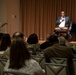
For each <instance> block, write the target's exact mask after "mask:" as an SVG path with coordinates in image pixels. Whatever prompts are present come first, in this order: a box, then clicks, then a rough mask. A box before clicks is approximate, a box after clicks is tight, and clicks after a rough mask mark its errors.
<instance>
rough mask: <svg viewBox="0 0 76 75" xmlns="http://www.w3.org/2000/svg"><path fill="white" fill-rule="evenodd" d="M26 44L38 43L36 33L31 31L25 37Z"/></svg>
mask: <svg viewBox="0 0 76 75" xmlns="http://www.w3.org/2000/svg"><path fill="white" fill-rule="evenodd" d="M27 43H28V44H36V43H38V36H37V34H35V33H33V34H31V35H30V36H29V37H28V39H27Z"/></svg>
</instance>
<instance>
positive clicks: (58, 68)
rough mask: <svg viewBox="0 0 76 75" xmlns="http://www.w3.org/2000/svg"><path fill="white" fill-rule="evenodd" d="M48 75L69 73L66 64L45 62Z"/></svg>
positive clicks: (65, 74)
mask: <svg viewBox="0 0 76 75" xmlns="http://www.w3.org/2000/svg"><path fill="white" fill-rule="evenodd" d="M45 72H46V75H68V73H69V72H68V69H67V65H66V64H55V63H45Z"/></svg>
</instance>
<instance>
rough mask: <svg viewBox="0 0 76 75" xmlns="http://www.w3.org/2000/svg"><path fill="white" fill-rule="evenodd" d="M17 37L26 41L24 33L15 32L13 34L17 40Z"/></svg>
mask: <svg viewBox="0 0 76 75" xmlns="http://www.w3.org/2000/svg"><path fill="white" fill-rule="evenodd" d="M16 37H20V38H22V39H24V34H23V33H22V32H15V33H14V34H13V38H16Z"/></svg>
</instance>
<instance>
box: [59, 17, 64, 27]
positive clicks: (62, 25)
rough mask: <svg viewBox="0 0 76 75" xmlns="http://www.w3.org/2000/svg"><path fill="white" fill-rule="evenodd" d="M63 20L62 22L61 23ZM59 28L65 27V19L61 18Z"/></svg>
mask: <svg viewBox="0 0 76 75" xmlns="http://www.w3.org/2000/svg"><path fill="white" fill-rule="evenodd" d="M63 19H64V21H62V20H63ZM60 22H61V23H60V25H59V27H65V17H61V19H60Z"/></svg>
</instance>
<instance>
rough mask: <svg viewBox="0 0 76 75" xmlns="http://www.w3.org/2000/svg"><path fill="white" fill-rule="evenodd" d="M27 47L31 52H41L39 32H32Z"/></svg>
mask: <svg viewBox="0 0 76 75" xmlns="http://www.w3.org/2000/svg"><path fill="white" fill-rule="evenodd" d="M27 48H28V50H29V51H30V52H31V54H33V55H36V52H40V44H39V43H38V36H37V34H35V33H33V34H30V35H29V37H28V39H27Z"/></svg>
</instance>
